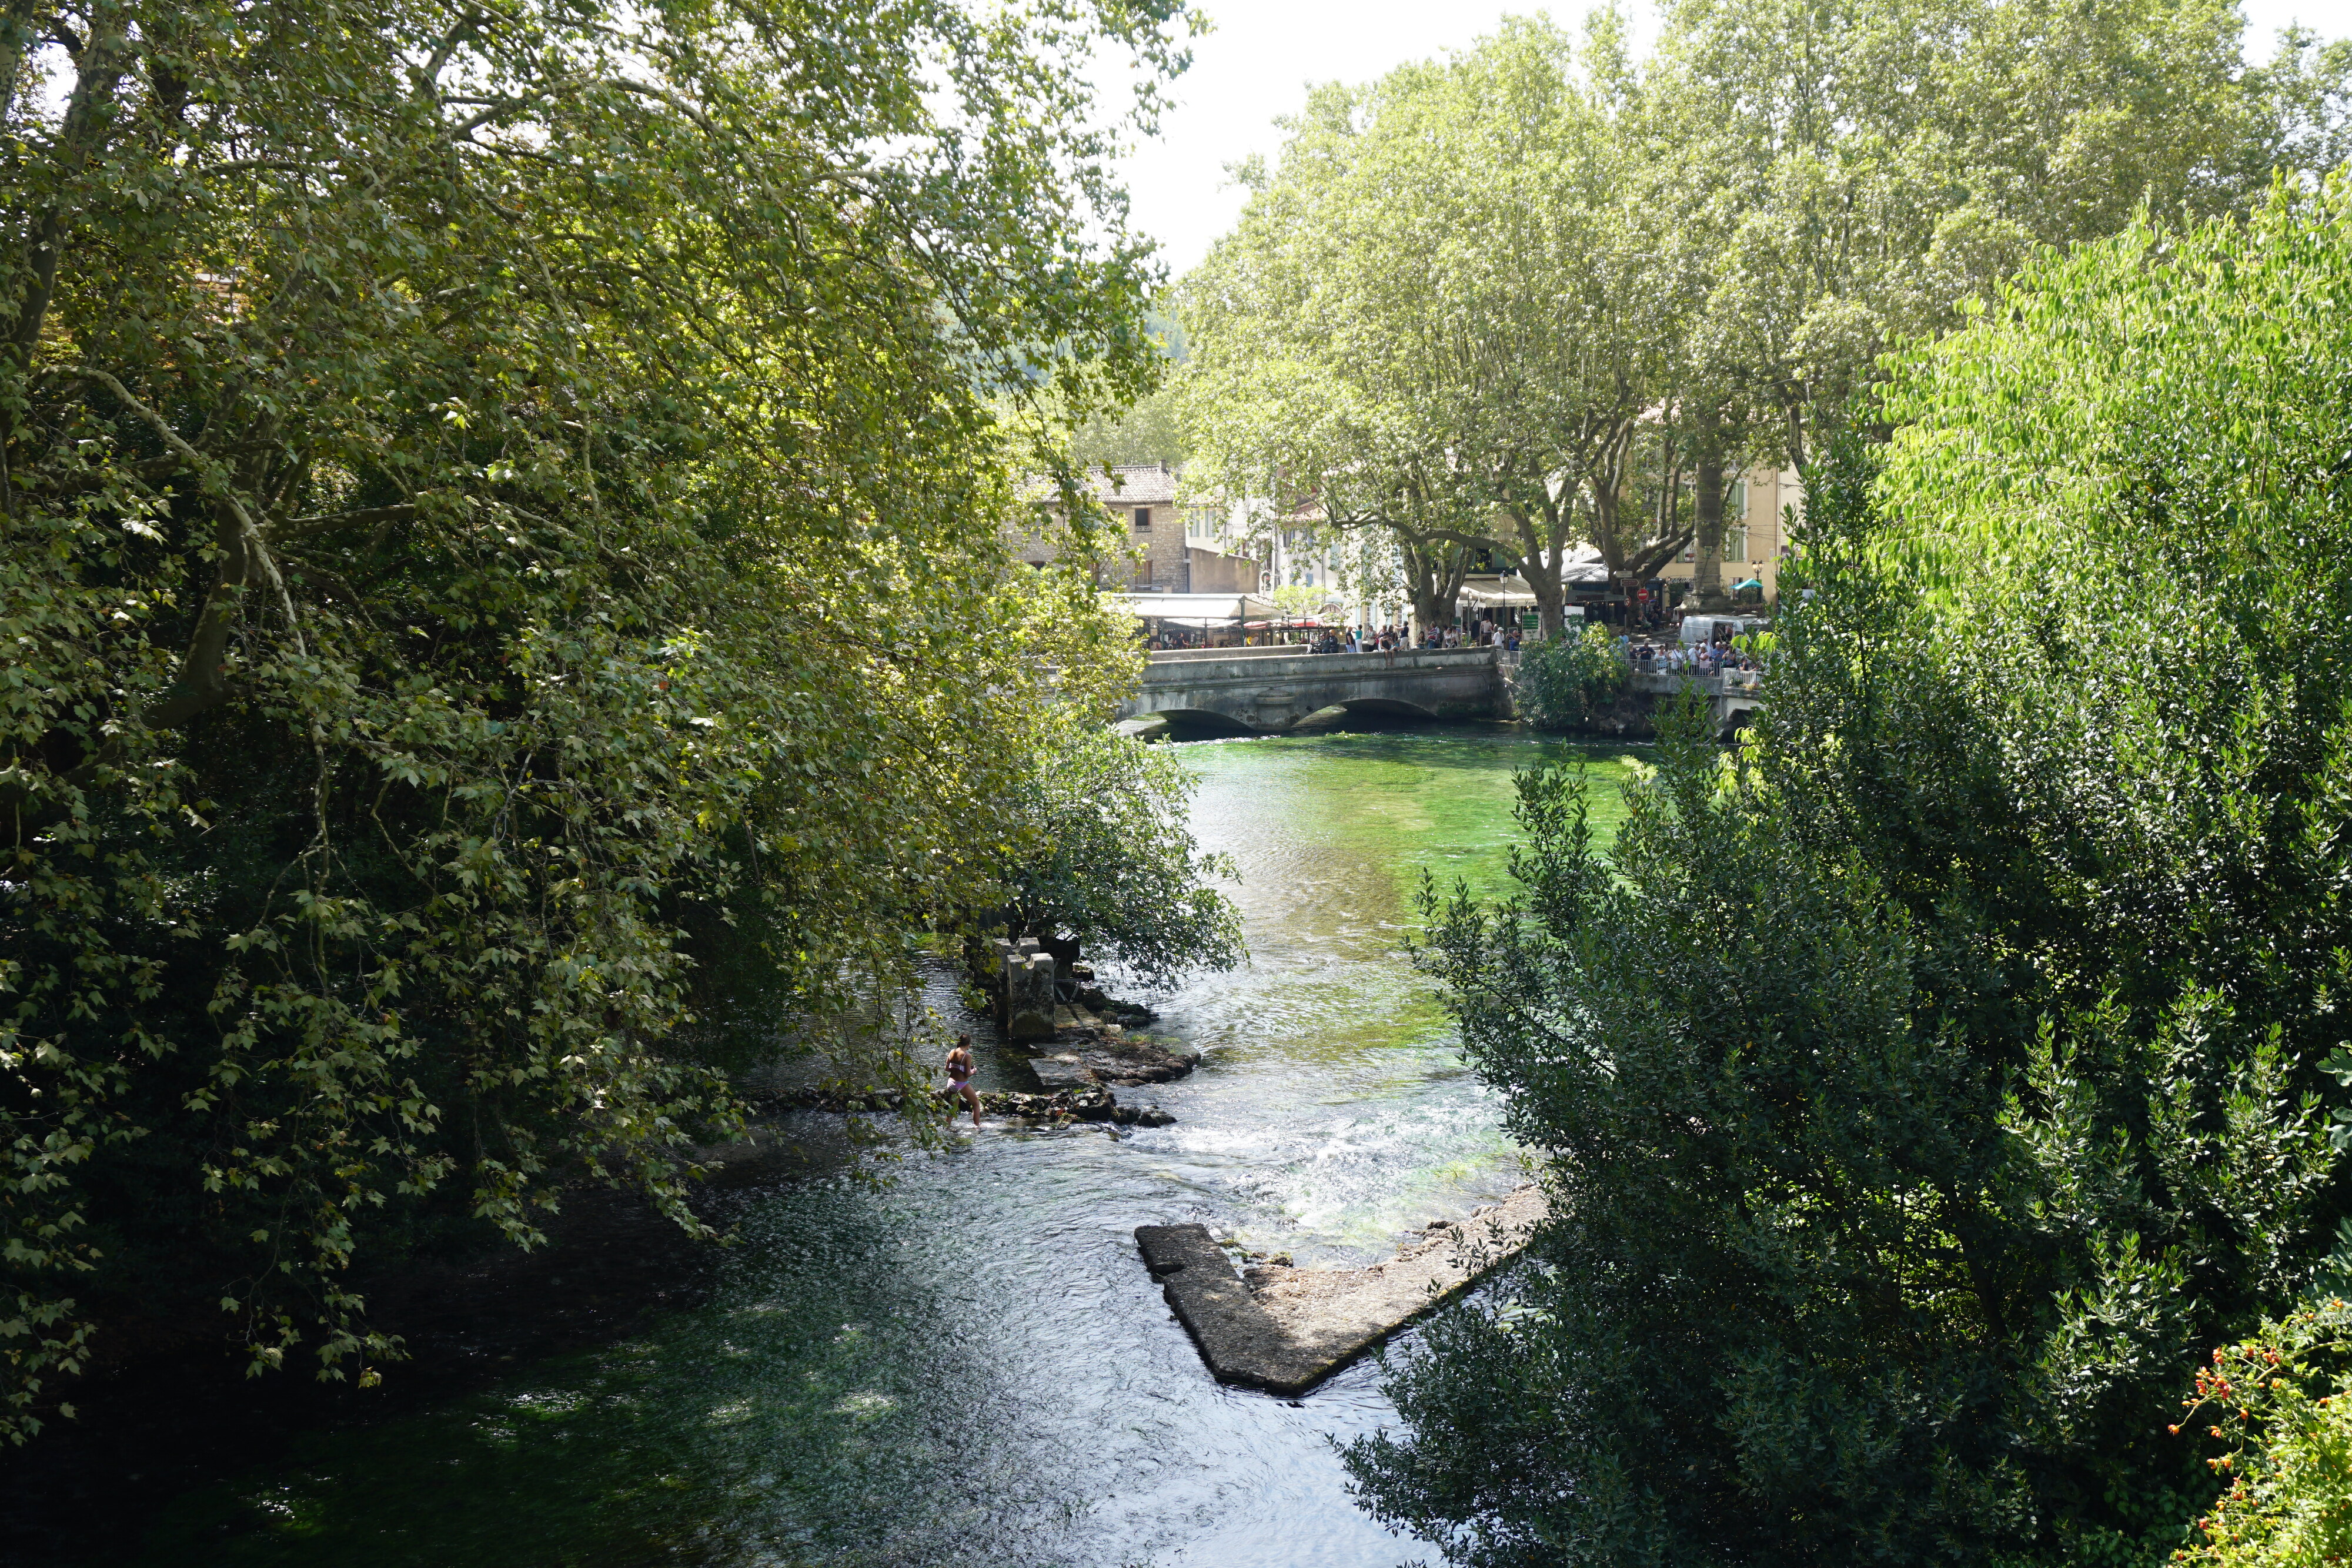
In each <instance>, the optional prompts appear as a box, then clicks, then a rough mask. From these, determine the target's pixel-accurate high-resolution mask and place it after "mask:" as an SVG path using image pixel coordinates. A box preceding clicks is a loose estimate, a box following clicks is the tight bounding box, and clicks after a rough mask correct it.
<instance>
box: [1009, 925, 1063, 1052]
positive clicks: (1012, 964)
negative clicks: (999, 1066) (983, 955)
mask: <svg viewBox="0 0 2352 1568" xmlns="http://www.w3.org/2000/svg"><path fill="white" fill-rule="evenodd" d="M1001 1005H1002V1006H1003V1009H1004V1014H1003V1024H1004V1032H1005V1033H1006V1034H1009V1035H1011V1036H1012V1037H1013V1039H1014V1040H1051V1039H1053V1038H1054V1006H1055V1003H1054V956H1053V955H1052V954H1051V953H1047V952H1045V951H1043V950H1041V949H1040V948H1039V947H1038V946H1037V945H1036V944H1035V943H1034V941H1026V940H1024V942H1023V943H1022V945H1021V946H1020V947H1018V948H1016V949H1015V950H1014V951H1013V952H1010V953H1008V954H1006V955H1005V956H1004V988H1003V998H1002V1003H1001Z"/></svg>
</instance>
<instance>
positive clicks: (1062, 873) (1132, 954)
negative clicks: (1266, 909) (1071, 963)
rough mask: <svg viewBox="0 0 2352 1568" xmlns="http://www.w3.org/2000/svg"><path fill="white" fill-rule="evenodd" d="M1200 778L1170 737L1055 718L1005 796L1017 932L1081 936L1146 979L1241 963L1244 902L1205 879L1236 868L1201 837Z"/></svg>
mask: <svg viewBox="0 0 2352 1568" xmlns="http://www.w3.org/2000/svg"><path fill="white" fill-rule="evenodd" d="M1193 788H1194V783H1193V779H1192V774H1191V772H1190V771H1188V770H1187V769H1186V768H1185V767H1184V765H1183V764H1182V763H1181V762H1180V761H1178V760H1177V759H1176V758H1175V756H1174V754H1173V753H1171V751H1169V749H1168V748H1167V747H1157V746H1146V745H1145V744H1144V743H1143V742H1141V741H1139V740H1136V739H1133V738H1131V737H1128V736H1124V735H1120V734H1118V732H1116V731H1114V730H1111V729H1108V728H1105V727H1102V726H1100V725H1097V724H1094V723H1091V722H1088V721H1087V720H1086V719H1084V718H1079V717H1076V716H1073V717H1072V718H1071V719H1070V721H1069V722H1066V723H1065V724H1062V725H1060V726H1058V727H1055V730H1054V731H1053V733H1052V734H1051V736H1050V737H1048V738H1047V739H1046V741H1045V743H1044V744H1043V745H1041V746H1040V747H1039V748H1038V750H1037V753H1036V762H1035V766H1034V768H1032V769H1031V771H1030V773H1029V775H1028V776H1027V777H1026V778H1025V779H1024V780H1023V781H1022V783H1021V785H1020V786H1019V788H1018V789H1015V790H1014V792H1013V795H1012V796H1011V797H1010V798H1009V799H1008V800H1007V801H1006V803H1005V807H1004V816H1005V825H1006V826H1007V827H1008V828H1009V829H1011V830H1012V832H1013V840H1012V841H1013V845H1014V846H1015V847H1014V850H1013V853H1012V854H1011V856H1010V857H1009V862H1010V863H1009V864H1008V865H1007V867H1006V869H1005V871H1004V873H1003V890H1004V900H1005V902H1004V911H1005V915H1006V917H1007V919H1006V923H1007V925H1008V926H1009V927H1010V929H1011V931H1012V933H1013V935H1014V936H1040V937H1054V936H1067V937H1071V938H1075V939H1076V940H1077V941H1078V942H1079V943H1081V944H1083V945H1084V946H1085V949H1086V952H1087V956H1089V957H1091V958H1097V959H1108V960H1110V961H1111V962H1114V963H1117V964H1119V965H1121V966H1123V967H1125V968H1126V969H1127V970H1128V972H1129V975H1130V976H1131V977H1133V978H1134V979H1135V980H1136V981H1137V982H1138V983H1139V984H1141V985H1145V986H1159V985H1164V984H1166V983H1167V982H1168V981H1170V980H1171V979H1172V978H1174V977H1175V976H1176V975H1177V974H1178V973H1179V972H1180V971H1181V970H1184V969H1186V968H1190V967H1194V966H1196V965H1197V966H1203V967H1211V968H1219V969H1229V968H1231V967H1234V965H1235V964H1237V963H1239V962H1241V959H1242V953H1243V949H1242V936H1241V912H1240V911H1239V910H1238V909H1236V908H1234V904H1233V901H1232V900H1231V899H1229V898H1227V897H1226V896H1225V895H1224V894H1222V893H1219V892H1218V891H1217V890H1216V889H1215V888H1213V887H1211V886H1209V885H1208V883H1209V882H1210V881H1211V880H1212V879H1214V878H1218V877H1232V876H1234V875H1235V874H1236V873H1235V872H1234V866H1233V862H1231V861H1230V860H1228V859H1227V858H1226V857H1224V856H1223V855H1210V854H1202V852H1201V851H1200V847H1199V845H1198V844H1196V843H1195V842H1194V841H1193V839H1192V821H1191V816H1190V813H1189V811H1188V810H1187V808H1188V806H1189V805H1190V803H1191V800H1192V790H1193Z"/></svg>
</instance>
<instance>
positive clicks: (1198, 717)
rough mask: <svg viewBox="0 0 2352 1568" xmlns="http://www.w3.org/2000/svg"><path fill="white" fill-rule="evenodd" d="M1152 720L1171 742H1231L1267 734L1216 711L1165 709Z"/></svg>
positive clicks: (1154, 712) (1156, 710)
mask: <svg viewBox="0 0 2352 1568" xmlns="http://www.w3.org/2000/svg"><path fill="white" fill-rule="evenodd" d="M1152 716H1153V717H1154V718H1157V719H1159V720H1160V733H1161V734H1162V735H1164V736H1165V737H1167V738H1168V739H1170V740H1231V739H1234V738H1235V737H1240V736H1244V735H1263V734H1265V731H1264V730H1258V729H1253V728H1251V727H1249V726H1248V725H1245V724H1244V723H1243V722H1242V721H1241V720H1239V719H1237V718H1235V717H1234V716H1232V715H1231V714H1224V713H1219V712H1218V711H1217V710H1216V709H1215V708H1213V707H1163V708H1159V709H1155V710H1154V711H1153V713H1152Z"/></svg>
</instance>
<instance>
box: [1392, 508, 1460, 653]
mask: <svg viewBox="0 0 2352 1568" xmlns="http://www.w3.org/2000/svg"><path fill="white" fill-rule="evenodd" d="M1397 545H1398V549H1399V551H1400V553H1401V554H1402V555H1403V557H1404V578H1405V591H1407V592H1408V593H1410V594H1411V595H1412V626H1411V628H1410V630H1411V632H1412V640H1413V642H1414V643H1419V642H1420V641H1421V639H1422V638H1423V636H1425V635H1427V634H1428V632H1429V629H1430V628H1431V627H1433V626H1448V625H1451V624H1453V622H1454V613H1455V612H1454V601H1455V600H1456V599H1458V598H1459V597H1460V596H1461V593H1462V578H1463V575H1464V574H1465V572H1467V571H1468V570H1469V569H1470V552H1469V551H1467V550H1465V549H1463V548H1462V547H1461V546H1460V545H1457V544H1450V543H1446V542H1444V541H1443V540H1431V539H1415V538H1411V537H1410V536H1408V535H1406V534H1404V533H1403V532H1402V530H1400V532H1399V533H1398V536H1397Z"/></svg>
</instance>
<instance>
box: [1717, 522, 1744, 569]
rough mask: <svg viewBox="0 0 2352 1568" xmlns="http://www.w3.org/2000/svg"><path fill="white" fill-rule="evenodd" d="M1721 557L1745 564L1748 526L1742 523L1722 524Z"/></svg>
mask: <svg viewBox="0 0 2352 1568" xmlns="http://www.w3.org/2000/svg"><path fill="white" fill-rule="evenodd" d="M1723 559H1726V560H1727V561H1737V562H1739V563H1741V564H1745V563H1746V561H1747V559H1748V527H1747V525H1746V524H1744V523H1726V524H1724V526H1723Z"/></svg>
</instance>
